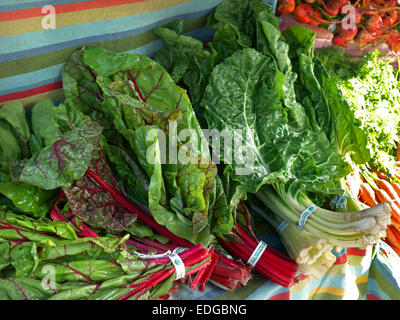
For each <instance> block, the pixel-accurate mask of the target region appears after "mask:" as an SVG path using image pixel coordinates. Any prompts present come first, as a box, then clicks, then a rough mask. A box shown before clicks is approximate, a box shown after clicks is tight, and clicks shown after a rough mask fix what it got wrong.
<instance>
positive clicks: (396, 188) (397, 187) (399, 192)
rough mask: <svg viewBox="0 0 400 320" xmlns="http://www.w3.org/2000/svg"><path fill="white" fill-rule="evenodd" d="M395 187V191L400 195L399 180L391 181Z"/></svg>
mask: <svg viewBox="0 0 400 320" xmlns="http://www.w3.org/2000/svg"><path fill="white" fill-rule="evenodd" d="M390 184H391V185H392V187H393V189H394V191H396V193H397V195H398V196H399V197H400V184H398V183H397V182H394V181H393V182H391V183H390Z"/></svg>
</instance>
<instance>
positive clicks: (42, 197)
mask: <svg viewBox="0 0 400 320" xmlns="http://www.w3.org/2000/svg"><path fill="white" fill-rule="evenodd" d="M0 193H1V194H3V195H4V196H6V197H7V198H8V199H10V200H11V201H12V203H13V205H14V206H15V207H17V208H19V209H21V210H22V211H23V212H25V213H26V214H30V215H32V216H33V217H35V218H42V217H45V216H46V215H47V214H48V212H49V211H50V208H51V206H52V203H53V202H54V200H55V196H56V193H57V191H47V190H44V189H42V188H39V187H36V186H33V185H30V184H27V183H22V182H17V181H15V180H13V179H12V178H11V176H10V169H9V167H8V166H4V167H3V168H1V169H0Z"/></svg>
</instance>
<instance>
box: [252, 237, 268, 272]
mask: <svg viewBox="0 0 400 320" xmlns="http://www.w3.org/2000/svg"><path fill="white" fill-rule="evenodd" d="M267 246H268V245H267V244H266V243H265V242H264V241H260V242H259V243H258V245H257V247H256V248H255V249H254V251H253V253H252V254H251V256H250V258H249V260H247V264H249V265H251V266H252V267H254V266H255V265H256V264H257V262H258V260H259V259H260V258H261V256H262V254H263V253H264V251H265V249H267Z"/></svg>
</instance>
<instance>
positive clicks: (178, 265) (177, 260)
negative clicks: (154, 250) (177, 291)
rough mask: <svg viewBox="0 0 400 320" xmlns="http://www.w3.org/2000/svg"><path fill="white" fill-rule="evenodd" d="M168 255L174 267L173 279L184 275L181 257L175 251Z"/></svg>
mask: <svg viewBox="0 0 400 320" xmlns="http://www.w3.org/2000/svg"><path fill="white" fill-rule="evenodd" d="M168 257H169V258H170V259H171V261H172V264H173V265H174V267H175V271H176V277H175V280H178V279H181V278H183V277H185V264H184V263H183V261H182V259H181V257H180V256H179V255H178V254H176V253H171V254H170V255H169V256H168Z"/></svg>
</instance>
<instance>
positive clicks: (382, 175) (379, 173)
mask: <svg viewBox="0 0 400 320" xmlns="http://www.w3.org/2000/svg"><path fill="white" fill-rule="evenodd" d="M376 174H377V176H378V178H379V179H383V180H386V181H387V180H388V178H387V177H386V175H385V174H384V173H382V172H376Z"/></svg>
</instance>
